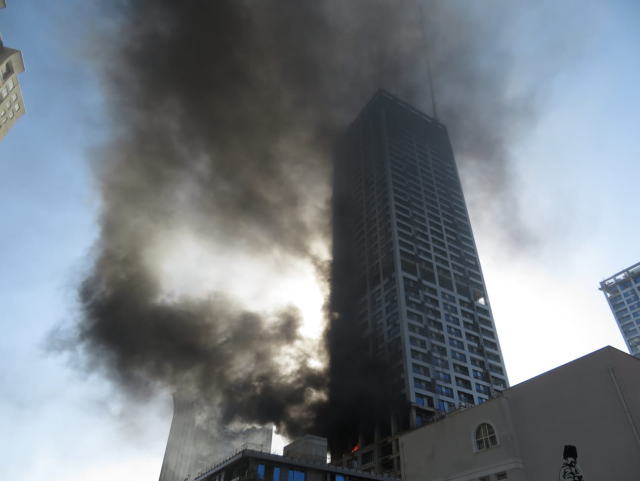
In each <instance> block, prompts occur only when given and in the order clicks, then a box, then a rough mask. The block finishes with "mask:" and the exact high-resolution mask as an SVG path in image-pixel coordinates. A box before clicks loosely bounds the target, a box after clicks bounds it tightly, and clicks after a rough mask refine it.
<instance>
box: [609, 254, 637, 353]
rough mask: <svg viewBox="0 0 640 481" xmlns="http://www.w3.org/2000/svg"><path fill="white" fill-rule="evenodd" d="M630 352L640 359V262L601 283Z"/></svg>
mask: <svg viewBox="0 0 640 481" xmlns="http://www.w3.org/2000/svg"><path fill="white" fill-rule="evenodd" d="M600 290H601V291H602V292H604V295H605V297H606V298H607V302H608V303H609V307H610V308H611V312H612V313H613V317H615V319H616V322H617V323H618V327H619V328H620V332H622V337H624V341H625V342H626V343H627V348H628V349H629V352H630V353H631V354H632V355H633V356H635V357H637V358H640V262H639V263H637V264H634V265H632V266H631V267H629V268H628V269H625V270H623V271H620V272H618V273H617V274H614V275H612V276H611V277H609V278H608V279H606V280H604V281H602V282H601V283H600Z"/></svg>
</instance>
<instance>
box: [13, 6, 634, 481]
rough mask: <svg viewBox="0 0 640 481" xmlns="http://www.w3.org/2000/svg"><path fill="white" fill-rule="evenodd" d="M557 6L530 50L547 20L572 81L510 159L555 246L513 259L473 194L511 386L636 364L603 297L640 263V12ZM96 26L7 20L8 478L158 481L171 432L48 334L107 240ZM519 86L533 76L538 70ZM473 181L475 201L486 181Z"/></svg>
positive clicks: (162, 402)
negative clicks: (12, 52)
mask: <svg viewBox="0 0 640 481" xmlns="http://www.w3.org/2000/svg"><path fill="white" fill-rule="evenodd" d="M494 3H495V2H494ZM551 3H554V2H547V3H543V4H541V5H542V6H541V7H540V11H538V12H536V13H535V15H533V14H532V17H531V18H532V19H533V20H532V22H531V24H530V25H525V26H524V27H526V28H524V30H523V32H522V33H521V35H520V36H518V37H517V45H518V48H521V49H523V50H522V51H523V52H525V51H526V50H527V49H528V48H530V47H531V45H532V44H537V43H538V42H544V28H545V22H544V21H543V20H542V19H544V18H545V15H547V14H548V13H549V12H551V13H555V14H557V15H558V16H559V18H555V19H554V21H553V22H552V23H553V25H554V26H555V28H566V29H567V36H571V35H573V34H576V35H577V34H579V35H581V36H582V37H581V39H582V40H581V42H580V45H579V46H578V47H576V51H575V54H574V56H573V57H572V62H571V63H570V64H568V65H566V66H565V67H566V68H562V67H559V68H557V69H555V70H554V71H553V72H549V75H550V76H552V79H551V81H550V83H549V88H548V90H549V91H548V92H547V94H546V95H545V96H544V98H543V99H542V100H541V104H540V112H541V113H540V117H539V120H538V122H537V123H536V124H535V125H534V126H533V127H532V128H531V129H530V131H528V132H527V135H526V136H525V137H524V138H522V139H520V140H519V141H518V142H517V143H516V144H514V146H513V149H512V152H511V154H512V157H513V159H514V164H513V165H514V168H515V169H516V171H517V172H518V174H519V176H518V179H519V180H518V182H519V189H518V192H519V193H518V201H519V202H520V204H521V206H522V207H523V218H524V220H525V222H526V224H527V225H529V226H530V227H532V228H533V229H535V230H536V231H537V232H539V233H542V237H543V238H544V239H546V241H545V242H543V243H542V244H541V246H540V248H539V249H536V250H533V251H527V252H521V253H515V254H513V253H511V254H509V255H505V251H504V249H503V246H502V244H501V242H502V241H501V238H500V236H496V235H494V231H493V229H495V225H493V224H492V223H491V221H490V220H489V221H481V218H482V212H478V211H477V210H474V203H473V195H470V194H467V200H468V202H469V207H470V212H471V216H472V221H474V230H475V234H476V239H477V242H478V248H479V251H480V257H481V261H482V264H483V270H484V273H485V277H486V279H487V283H488V288H489V295H490V298H491V302H492V306H493V310H494V314H495V317H496V323H497V326H498V332H499V335H500V340H501V344H502V347H503V352H504V355H505V361H506V364H507V369H508V372H509V376H510V380H511V383H512V384H515V383H518V382H521V381H524V380H525V379H528V378H530V377H532V376H535V375H537V374H540V373H542V372H544V371H546V370H548V369H551V368H553V367H556V366H558V365H560V364H562V363H565V362H568V361H570V360H572V359H575V358H576V357H579V356H581V355H584V354H587V353H589V352H591V351H593V350H595V349H598V348H600V347H602V346H604V345H608V344H610V345H613V346H614V347H617V348H620V349H623V350H626V349H625V346H624V343H623V340H622V337H621V336H620V334H619V332H618V329H617V326H616V324H615V322H614V320H613V317H612V315H611V313H610V312H609V309H608V307H607V305H606V302H605V300H604V297H603V295H602V293H600V292H599V291H598V290H597V286H598V282H599V281H600V280H602V279H603V278H604V277H607V276H609V275H611V274H613V273H615V272H617V271H619V270H620V269H622V268H624V267H627V266H629V265H631V264H634V263H636V262H638V261H640V249H638V239H639V238H640V223H638V219H637V215H636V211H637V205H638V201H639V195H638V191H639V189H638V187H637V185H638V179H639V178H640V159H638V156H639V152H640V136H639V135H638V125H640V94H639V93H638V88H637V79H638V78H639V75H640V56H639V55H638V51H639V47H640V31H639V30H638V28H637V25H639V24H640V6H639V5H638V4H637V2H634V1H626V2H625V1H612V2H607V4H606V5H603V3H604V2H602V4H601V3H600V2H588V1H587V2H566V3H564V5H563V6H561V7H557V6H556V7H551V6H550V4H551ZM545 9H547V10H545ZM91 13H92V12H91V8H90V6H87V5H82V2H79V1H76V0H68V1H67V2H66V4H65V2H56V3H55V4H52V3H50V2H46V1H44V0H31V1H28V0H23V1H21V2H19V1H17V0H14V1H10V2H9V6H8V8H7V9H5V10H1V11H0V30H1V31H2V34H3V38H4V41H5V44H6V45H8V46H10V47H13V48H18V49H21V50H22V51H23V55H24V58H25V63H26V68H27V71H26V72H25V73H24V74H22V75H21V76H20V82H21V86H22V89H23V93H24V98H25V105H26V109H27V115H26V116H25V117H23V118H22V119H20V121H19V122H18V123H17V124H16V126H15V127H14V128H13V130H12V131H11V132H10V133H9V134H8V135H7V137H6V138H5V140H4V141H3V142H2V143H1V144H0V169H1V173H0V219H1V220H2V226H3V229H2V232H3V236H2V240H1V241H0V242H1V244H0V266H2V269H1V270H0V287H1V292H2V294H3V302H2V306H3V309H2V315H1V316H0V322H1V323H2V327H3V334H4V335H3V336H2V338H1V339H0V359H1V360H2V362H3V365H4V366H3V369H0V386H2V388H1V389H2V395H1V396H0V425H1V426H3V431H4V432H5V433H11V435H10V436H7V435H5V436H3V437H2V440H0V452H2V453H3V459H4V461H3V472H4V476H6V478H7V479H23V480H35V479H41V478H42V477H45V476H46V478H47V479H49V480H57V479H65V480H84V479H92V480H95V479H102V478H104V479H107V477H110V479H118V478H124V477H125V476H126V475H127V476H132V475H136V476H138V477H139V479H140V480H155V479H157V476H158V474H159V470H160V462H161V458H162V454H163V452H164V445H165V442H166V436H167V434H168V428H169V423H170V399H169V397H168V395H167V396H166V397H164V398H162V399H158V401H157V402H156V403H154V404H153V405H152V406H147V407H145V408H144V409H139V410H135V408H133V407H131V406H130V405H129V404H127V403H125V402H124V401H123V400H122V399H121V398H120V397H119V395H118V393H117V391H116V390H114V389H113V388H112V387H111V386H110V385H108V384H107V383H105V382H104V381H103V380H102V379H101V378H100V377H99V376H97V375H95V374H92V375H89V374H85V373H83V372H82V371H81V370H78V369H75V368H74V367H73V365H71V364H70V362H71V361H70V360H69V359H67V358H65V357H64V356H60V355H55V354H54V353H51V352H49V351H48V350H47V349H46V348H45V340H46V336H47V335H48V334H49V333H50V332H51V330H52V329H53V328H55V326H56V325H58V324H59V323H60V322H62V321H64V320H68V319H72V318H73V316H75V315H76V314H75V307H76V306H75V288H76V286H77V284H78V282H79V281H80V280H81V279H82V275H83V272H84V269H86V267H87V260H88V256H89V254H90V251H91V246H92V244H93V242H94V241H95V240H96V238H97V234H98V232H97V215H98V212H99V195H98V193H97V192H96V190H95V186H94V183H93V178H92V174H91V169H90V164H89V162H90V158H91V156H90V152H91V149H92V148H94V147H95V146H96V145H98V144H99V143H100V141H101V140H102V139H104V138H105V132H106V131H107V130H108V122H107V121H106V118H105V115H104V107H105V105H106V103H107V102H108V100H107V99H104V98H103V97H102V95H101V92H100V88H99V85H98V83H97V81H96V79H95V78H94V77H93V75H92V71H91V69H90V66H89V63H88V61H87V60H86V58H84V57H83V55H84V52H85V51H86V50H85V46H86V45H85V44H84V42H85V40H86V37H85V34H86V32H84V31H83V28H85V23H84V22H83V17H84V16H85V15H91ZM585 19H589V22H587V21H586V20H585ZM582 22H585V23H582ZM514 35H515V34H514ZM94 47H95V46H94ZM517 71H518V72H520V73H521V74H522V76H523V78H524V77H526V74H527V66H526V61H522V62H521V64H518V66H517ZM443 121H444V122H445V123H446V119H443ZM452 141H453V144H454V150H455V138H454V139H452ZM461 176H462V178H463V182H464V184H465V186H467V187H468V189H469V191H472V190H473V187H472V185H473V178H472V176H470V174H469V173H468V172H465V171H462V172H461ZM132 410H135V411H133V412H132ZM132 419H133V420H135V421H132Z"/></svg>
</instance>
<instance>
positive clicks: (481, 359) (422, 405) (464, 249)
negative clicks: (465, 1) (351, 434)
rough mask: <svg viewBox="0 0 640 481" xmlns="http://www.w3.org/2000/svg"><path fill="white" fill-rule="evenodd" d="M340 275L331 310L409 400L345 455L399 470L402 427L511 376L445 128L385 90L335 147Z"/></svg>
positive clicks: (485, 395) (474, 398)
mask: <svg viewBox="0 0 640 481" xmlns="http://www.w3.org/2000/svg"><path fill="white" fill-rule="evenodd" d="M336 199H337V200H336ZM333 275H334V277H338V278H342V279H343V281H342V287H345V286H347V285H348V286H349V292H350V294H349V295H348V296H342V301H340V302H342V305H340V302H338V304H337V305H336V303H335V302H334V303H333V309H334V310H336V311H338V312H339V311H341V310H350V311H351V312H352V313H353V315H351V316H346V318H345V320H344V322H351V323H354V324H357V329H356V331H357V332H359V333H362V334H363V335H364V337H365V339H367V341H368V348H369V354H371V355H372V357H373V358H376V359H383V360H384V362H385V363H386V365H387V368H388V369H387V372H388V373H390V376H389V378H388V379H389V385H388V386H387V387H385V389H388V390H390V391H391V392H392V393H393V395H394V396H397V397H399V398H401V400H402V402H400V403H398V404H397V405H401V406H402V409H400V411H401V412H398V410H395V411H394V410H393V409H390V410H389V421H388V422H387V421H383V422H382V423H376V424H377V425H376V426H360V430H361V434H360V435H359V437H358V439H357V448H355V449H354V452H352V453H347V454H346V456H345V457H344V461H343V462H345V463H349V462H350V463H352V464H356V463H357V465H358V467H359V468H362V469H369V468H370V469H371V470H377V471H379V472H399V471H400V465H399V463H400V458H399V450H400V446H399V445H398V442H397V434H399V433H400V432H402V431H406V430H408V429H411V428H413V427H417V426H419V425H421V424H424V423H426V422H429V420H431V419H434V418H437V417H438V416H439V413H440V412H449V411H451V410H454V409H459V408H464V407H466V406H469V405H473V404H478V403H482V402H485V401H486V400H488V399H489V398H491V397H492V396H495V395H496V394H497V393H498V392H499V391H500V390H502V389H504V388H506V387H507V386H508V379H507V375H506V371H505V366H504V360H503V357H502V353H501V350H500V344H499V341H498V335H497V333H496V328H495V324H494V321H493V315H492V312H491V305H490V303H489V298H488V296H487V289H486V286H485V282H484V278H483V274H482V270H481V268H480V261H479V259H478V253H477V250H476V244H475V241H474V237H473V233H472V230H471V225H470V222H469V215H468V212H467V207H466V204H465V200H464V196H463V193H462V187H461V183H460V179H459V176H458V171H457V167H456V163H455V160H454V156H453V151H452V148H451V144H450V142H449V136H448V133H447V129H446V127H445V126H444V125H443V124H441V123H440V122H439V121H438V120H437V119H434V118H431V117H429V116H427V115H425V114H423V113H422V112H420V111H418V110H417V109H415V108H414V107H412V106H410V105H408V104H406V103H404V102H402V101H401V100H399V99H398V98H397V97H395V96H393V95H391V94H389V93H388V92H386V91H384V90H380V91H378V92H377V93H376V94H375V95H374V96H373V98H372V99H371V100H370V101H369V103H368V104H367V105H366V106H365V107H364V109H363V110H362V111H361V112H360V114H359V115H358V117H357V118H356V120H355V121H354V122H353V123H352V124H351V126H350V127H349V129H348V130H347V132H346V133H345V134H344V136H343V137H342V139H341V140H340V142H339V145H338V148H337V154H336V161H335V169H334V273H333ZM344 279H346V281H345V280H344ZM335 288H336V287H335V284H334V289H335ZM345 302H346V303H350V304H351V307H347V306H346V305H345ZM367 431H368V433H367ZM355 441H356V440H353V444H356V442H355ZM330 442H331V440H330ZM332 454H334V455H335V452H334V453H332Z"/></svg>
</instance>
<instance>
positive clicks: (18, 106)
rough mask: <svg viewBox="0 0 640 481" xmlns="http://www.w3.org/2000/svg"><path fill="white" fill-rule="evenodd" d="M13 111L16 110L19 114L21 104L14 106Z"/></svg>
mask: <svg viewBox="0 0 640 481" xmlns="http://www.w3.org/2000/svg"><path fill="white" fill-rule="evenodd" d="M13 110H15V111H16V112H17V111H18V110H20V104H15V105H14V106H13Z"/></svg>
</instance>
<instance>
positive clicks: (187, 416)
mask: <svg viewBox="0 0 640 481" xmlns="http://www.w3.org/2000/svg"><path fill="white" fill-rule="evenodd" d="M272 436H273V428H272V427H262V428H258V427H251V428H247V429H241V430H233V429H224V428H222V427H219V426H217V425H216V424H215V423H213V422H212V421H211V420H208V419H207V417H206V416H205V415H203V413H202V412H200V408H199V403H197V402H195V401H194V400H192V399H189V398H188V397H185V396H182V395H180V394H178V393H174V394H173V420H172V422H171V430H170V431H169V439H168V440H167V448H166V450H165V453H164V460H163V461H162V468H161V470H160V478H159V481H184V480H185V479H195V477H196V475H197V473H198V472H200V471H202V470H204V469H205V468H206V467H207V466H209V465H210V464H211V463H212V462H214V461H216V460H217V459H219V458H222V457H224V456H227V455H229V454H230V453H232V452H233V451H234V450H235V449H238V448H240V447H241V446H243V445H244V446H245V447H247V446H251V447H250V448H249V449H259V450H260V451H264V452H267V453H269V452H270V451H271V441H272Z"/></svg>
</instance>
